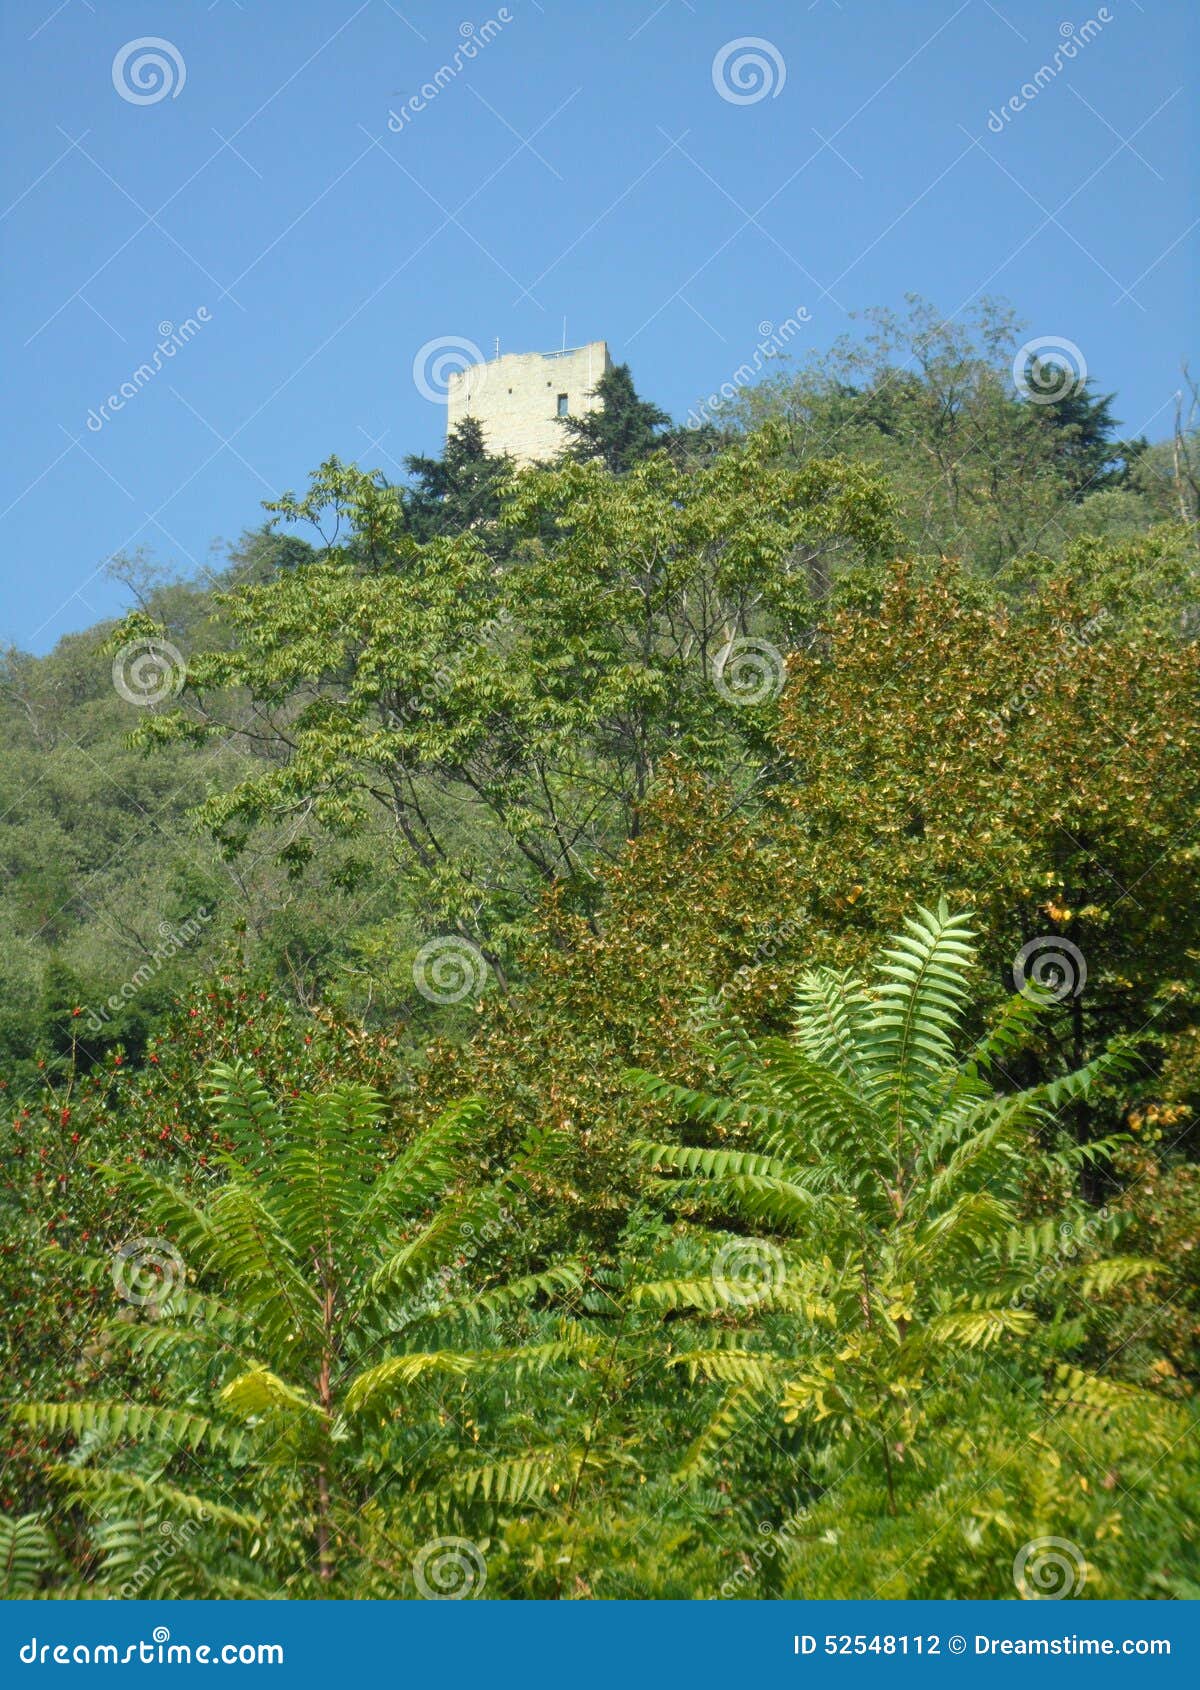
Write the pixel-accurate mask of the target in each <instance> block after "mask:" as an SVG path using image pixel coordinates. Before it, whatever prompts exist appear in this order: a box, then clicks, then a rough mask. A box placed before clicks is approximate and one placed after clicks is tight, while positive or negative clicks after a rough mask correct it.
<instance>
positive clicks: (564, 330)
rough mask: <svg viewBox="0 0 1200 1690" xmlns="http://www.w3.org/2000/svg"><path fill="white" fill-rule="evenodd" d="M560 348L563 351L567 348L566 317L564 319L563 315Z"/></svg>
mask: <svg viewBox="0 0 1200 1690" xmlns="http://www.w3.org/2000/svg"><path fill="white" fill-rule="evenodd" d="M562 349H563V351H564V352H565V351H566V350H567V319H566V318H565V317H564V318H563V343H562Z"/></svg>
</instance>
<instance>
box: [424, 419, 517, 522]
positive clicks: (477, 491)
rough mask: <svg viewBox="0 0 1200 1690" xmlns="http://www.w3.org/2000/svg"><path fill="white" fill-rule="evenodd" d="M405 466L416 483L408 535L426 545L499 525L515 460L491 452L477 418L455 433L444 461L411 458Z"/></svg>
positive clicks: (443, 458)
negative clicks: (505, 487) (485, 525)
mask: <svg viewBox="0 0 1200 1690" xmlns="http://www.w3.org/2000/svg"><path fill="white" fill-rule="evenodd" d="M404 466H405V468H406V469H407V470H408V472H409V473H410V475H412V476H413V478H414V481H413V485H412V486H411V487H409V488H407V489H406V490H405V493H404V510H405V515H406V517H407V519H408V531H409V533H410V534H411V535H412V537H413V539H414V540H419V541H421V542H422V543H423V542H425V541H427V540H434V539H437V538H438V537H439V536H440V535H445V534H461V533H463V532H464V530H465V529H468V528H472V527H474V526H475V525H476V524H481V523H494V522H495V520H496V518H497V517H498V516H499V514H500V502H501V501H500V489H501V487H502V486H503V485H504V483H505V481H507V479H508V477H509V476H510V475H511V474H512V472H513V468H514V465H513V460H512V459H511V458H510V457H508V456H506V455H502V456H494V455H493V454H492V453H490V452H489V451H488V449H487V446H486V444H485V442H484V438H483V428H482V426H481V425H480V423H479V421H478V420H477V419H476V418H475V417H464V418H463V420H462V422H460V423H458V424H457V425H456V426H455V427H454V428H453V429H451V431H450V433H449V435H448V436H447V438H446V449H445V451H444V452H443V453H442V456H441V457H440V458H427V457H421V456H419V455H411V456H409V457H407V458H405V460H404Z"/></svg>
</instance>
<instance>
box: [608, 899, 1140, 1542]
mask: <svg viewBox="0 0 1200 1690" xmlns="http://www.w3.org/2000/svg"><path fill="white" fill-rule="evenodd" d="M970 938H971V934H970V933H969V931H968V928H967V923H966V920H965V919H964V918H963V917H961V916H952V915H950V914H949V912H948V911H947V909H946V906H945V904H944V903H943V904H941V905H940V906H939V908H938V910H937V911H936V912H930V911H927V910H920V911H919V912H918V915H917V916H916V917H914V918H912V919H910V920H909V921H908V922H907V923H906V928H905V931H904V932H903V933H901V934H900V935H898V936H897V937H896V938H895V939H894V940H893V941H892V944H891V947H890V948H889V949H888V950H887V951H886V952H885V953H884V958H883V960H882V962H881V963H880V964H879V967H878V969H877V972H876V977H875V981H874V983H873V984H872V985H870V986H868V985H867V984H866V983H864V982H860V981H858V980H856V979H854V978H853V977H852V976H849V975H845V974H838V973H835V972H833V971H831V970H825V971H822V972H816V973H810V974H806V975H804V976H802V977H801V980H800V983H799V987H798V989H797V995H796V1003H795V1018H794V1022H793V1028H792V1035H791V1038H790V1039H788V1040H781V1039H773V1040H769V1041H765V1042H763V1043H761V1044H759V1045H757V1046H755V1045H752V1044H750V1043H749V1042H748V1041H747V1040H746V1038H745V1036H744V1034H738V1033H734V1034H732V1035H726V1036H724V1037H719V1038H718V1041H717V1043H716V1044H715V1045H714V1059H715V1061H716V1064H717V1070H718V1073H719V1075H720V1078H721V1080H722V1082H723V1086H724V1088H726V1089H724V1090H723V1091H722V1092H720V1093H715V1092H701V1091H695V1090H693V1089H691V1088H687V1087H682V1086H678V1085H675V1084H672V1083H670V1082H668V1081H665V1080H662V1079H657V1078H653V1077H651V1076H648V1075H641V1076H639V1079H640V1083H641V1084H642V1086H643V1087H644V1089H645V1090H646V1091H647V1093H648V1095H649V1096H650V1097H651V1098H652V1099H654V1101H655V1102H657V1103H662V1104H667V1105H670V1106H671V1107H672V1108H673V1109H675V1110H676V1111H677V1112H679V1113H680V1114H682V1115H683V1116H684V1117H685V1118H686V1119H688V1120H691V1121H695V1122H697V1123H703V1124H704V1125H706V1126H708V1127H709V1128H710V1129H711V1130H712V1132H713V1133H714V1134H716V1135H719V1137H720V1139H722V1140H732V1141H733V1143H732V1145H730V1146H728V1147H727V1145H726V1143H719V1144H718V1146H717V1147H715V1148H712V1149H703V1148H694V1147H688V1146H686V1145H678V1146H673V1145H666V1144H649V1145H645V1146H643V1147H642V1148H641V1152H640V1154H641V1159H642V1160H643V1161H645V1162H646V1163H647V1164H648V1165H649V1166H650V1167H652V1168H654V1169H656V1170H660V1171H668V1172H670V1173H671V1174H673V1175H676V1176H679V1177H677V1178H674V1179H667V1180H663V1181H660V1182H659V1184H660V1189H661V1191H662V1194H663V1197H664V1199H665V1200H667V1201H669V1202H671V1203H672V1205H673V1206H674V1207H675V1208H676V1209H677V1210H679V1211H680V1212H682V1213H684V1214H688V1213H693V1212H699V1213H701V1214H705V1213H707V1214H709V1215H715V1216H716V1217H717V1218H719V1217H720V1216H722V1215H723V1214H728V1215H734V1216H736V1217H737V1218H738V1219H739V1220H740V1221H743V1222H748V1223H750V1224H751V1225H752V1226H755V1227H757V1228H759V1229H761V1230H760V1231H759V1232H758V1234H757V1235H756V1236H751V1237H742V1238H741V1239H739V1240H737V1241H736V1242H731V1243H730V1244H728V1245H726V1246H725V1247H724V1249H722V1250H721V1251H718V1252H717V1254H716V1256H715V1258H714V1261H715V1265H714V1267H713V1270H712V1272H711V1274H710V1276H709V1277H708V1278H707V1279H705V1280H701V1281H693V1282H691V1283H684V1284H680V1283H679V1282H678V1281H671V1282H667V1283H665V1284H663V1283H660V1284H657V1285H655V1284H650V1285H643V1286H641V1287H639V1288H638V1291H637V1300H638V1302H639V1303H640V1304H643V1305H644V1304H647V1303H650V1304H653V1305H656V1306H659V1307H664V1308H667V1309H679V1308H693V1309H696V1310H698V1311H701V1312H703V1313H705V1314H709V1315H719V1316H724V1315H726V1314H727V1313H728V1312H729V1310H730V1309H733V1310H737V1309H739V1308H745V1307H750V1306H753V1305H760V1304H761V1305H763V1306H765V1307H767V1308H769V1309H771V1310H772V1311H782V1312H785V1313H787V1314H796V1315H798V1316H800V1319H801V1325H800V1326H799V1328H798V1329H796V1330H794V1331H793V1332H792V1334H791V1343H790V1344H789V1345H788V1347H787V1349H786V1350H784V1351H783V1352H775V1353H772V1352H770V1351H761V1350H759V1349H757V1348H754V1347H752V1348H751V1349H750V1350H748V1351H747V1352H746V1353H745V1354H742V1353H738V1352H730V1351H726V1350H722V1349H721V1348H720V1347H718V1348H717V1350H716V1351H715V1352H712V1353H707V1354H706V1353H700V1354H690V1353H688V1352H686V1351H681V1352H680V1353H678V1354H677V1356H676V1357H675V1362H676V1365H679V1366H684V1367H687V1368H689V1369H690V1370H691V1371H692V1372H693V1373H696V1372H700V1373H707V1374H708V1376H710V1377H712V1378H715V1379H719V1380H721V1381H722V1382H724V1383H726V1384H729V1385H730V1386H731V1387H732V1390H731V1392H730V1394H729V1395H728V1396H727V1397H726V1398H725V1400H724V1402H723V1403H722V1405H721V1408H720V1409H719V1411H718V1413H717V1415H716V1417H715V1419H714V1421H713V1423H712V1425H711V1426H710V1427H709V1428H708V1429H707V1430H706V1432H705V1433H704V1434H703V1436H702V1437H701V1439H700V1440H699V1441H698V1442H697V1444H696V1445H695V1446H693V1448H692V1450H690V1451H689V1453H688V1456H687V1458H686V1459H685V1462H684V1467H683V1471H684V1472H685V1473H686V1474H687V1475H688V1476H689V1477H700V1476H703V1475H704V1474H705V1473H706V1471H707V1468H708V1465H709V1462H710V1458H711V1455H712V1453H713V1452H714V1451H715V1450H717V1449H719V1448H720V1447H722V1446H724V1445H725V1444H726V1443H727V1441H728V1439H729V1437H730V1435H731V1433H732V1431H733V1429H734V1427H735V1425H736V1423H737V1420H738V1419H739V1418H740V1417H741V1416H743V1415H745V1414H747V1413H754V1412H758V1411H759V1410H761V1408H762V1406H763V1405H764V1404H765V1403H768V1402H770V1401H773V1400H774V1401H781V1402H782V1406H783V1410H784V1417H785V1419H786V1420H788V1421H801V1422H805V1423H811V1424H812V1425H814V1426H816V1427H819V1428H821V1429H822V1430H823V1432H824V1433H825V1434H826V1435H829V1434H832V1435H834V1436H835V1437H837V1438H839V1439H841V1440H845V1441H846V1442H847V1443H848V1444H849V1445H850V1446H851V1453H852V1454H853V1453H854V1452H855V1446H856V1445H858V1444H860V1443H862V1442H864V1441H866V1442H874V1443H875V1445H876V1446H877V1448H878V1450H879V1451H880V1454H881V1457H882V1461H883V1466H884V1470H885V1473H886V1478H887V1492H888V1505H889V1508H890V1509H891V1510H892V1511H893V1512H894V1511H895V1508H896V1493H895V1486H894V1478H893V1461H892V1449H893V1446H894V1445H895V1444H896V1443H902V1444H903V1445H904V1446H906V1447H907V1448H909V1449H910V1450H912V1451H914V1453H915V1452H916V1451H917V1446H918V1440H919V1433H920V1427H921V1421H922V1408H921V1404H922V1401H923V1399H924V1398H925V1396H926V1394H927V1391H928V1389H929V1384H930V1376H931V1371H932V1370H934V1369H936V1368H938V1367H941V1366H944V1365H945V1354H946V1352H950V1353H951V1354H953V1353H954V1352H955V1351H958V1350H968V1351H969V1350H976V1349H984V1350H986V1349H989V1348H991V1347H992V1346H998V1345H1003V1344H1005V1343H1006V1342H1008V1341H1009V1340H1029V1339H1030V1338H1031V1336H1032V1334H1033V1332H1034V1329H1035V1327H1036V1324H1037V1317H1036V1314H1035V1312H1034V1311H1033V1310H1032V1309H1031V1308H1030V1307H1028V1306H1027V1305H1028V1303H1029V1302H1030V1301H1032V1298H1031V1296H1030V1295H1029V1283H1030V1279H1031V1276H1034V1275H1037V1274H1038V1272H1039V1269H1041V1267H1042V1264H1043V1261H1044V1258H1045V1256H1046V1255H1047V1254H1048V1253H1049V1252H1050V1251H1052V1250H1053V1248H1054V1246H1055V1242H1056V1237H1057V1235H1056V1233H1055V1230H1054V1228H1053V1227H1049V1228H1048V1227H1046V1226H1043V1225H1036V1224H1033V1225H1031V1224H1029V1223H1025V1222H1023V1221H1022V1218H1021V1212H1020V1210H1021V1200H1022V1195H1023V1191H1024V1188H1025V1185H1026V1182H1027V1180H1028V1177H1029V1166H1028V1164H1029V1160H1030V1155H1031V1151H1032V1149H1033V1146H1034V1144H1035V1143H1036V1138H1035V1130H1036V1133H1037V1134H1038V1135H1039V1136H1040V1137H1041V1138H1042V1139H1043V1140H1049V1141H1051V1142H1052V1141H1053V1137H1054V1125H1055V1117H1056V1112H1058V1111H1060V1110H1062V1109H1063V1108H1064V1107H1065V1106H1066V1105H1067V1104H1069V1103H1070V1102H1072V1101H1073V1100H1074V1099H1076V1098H1080V1097H1085V1096H1086V1095H1087V1094H1088V1092H1089V1091H1090V1090H1091V1089H1092V1087H1093V1086H1094V1085H1095V1084H1096V1083H1097V1081H1098V1080H1099V1078H1100V1077H1101V1076H1102V1074H1104V1073H1105V1071H1106V1070H1111V1068H1112V1066H1113V1062H1114V1060H1115V1059H1114V1058H1112V1057H1107V1058H1105V1057H1100V1058H1097V1059H1096V1060H1095V1061H1094V1062H1092V1063H1091V1064H1089V1065H1088V1067H1086V1068H1084V1069H1081V1070H1079V1071H1078V1072H1077V1073H1074V1074H1072V1075H1069V1076H1067V1077H1065V1078H1063V1079H1061V1080H1057V1081H1053V1082H1051V1083H1049V1084H1046V1085H1042V1086H1037V1087H1032V1088H1026V1089H1025V1090H1023V1091H1020V1092H1016V1093H1012V1094H1010V1095H1005V1096H999V1097H997V1096H996V1095H995V1094H994V1091H993V1070H994V1068H995V1066H996V1064H998V1063H999V1062H1000V1061H1001V1059H1002V1058H1003V1056H1004V1055H1006V1054H1007V1052H1008V1050H1009V1048H1010V1046H1011V1045H1012V1044H1013V1043H1014V1042H1015V1038H1016V1037H1018V1036H1019V1034H1020V1033H1021V1032H1022V1031H1024V1030H1026V1029H1027V1026H1028V1020H1029V1015H1028V1008H1029V1006H1028V1001H1027V1000H1026V999H1023V998H1018V999H1017V1000H1016V1001H1015V1002H1014V1003H1013V1004H1011V1005H1010V1006H1009V1008H1008V1010H1007V1011H1006V1013H1005V1015H1004V1016H1002V1018H1001V1020H1000V1022H999V1024H998V1025H997V1027H996V1029H995V1030H994V1031H993V1033H992V1034H991V1036H990V1037H988V1038H986V1039H984V1040H982V1041H981V1042H980V1043H979V1044H978V1045H977V1046H976V1047H975V1048H974V1049H973V1050H971V1051H970V1052H969V1053H968V1055H967V1056H966V1057H965V1058H959V1057H957V1056H956V1053H955V1043H956V1038H957V1035H958V1034H959V1030H960V1027H961V1023H962V1021H963V1018H964V1012H965V1008H966V1003H967V970H968V968H969V966H970V963H971V961H972V956H973V952H972V949H971V946H970ZM739 1143H748V1144H749V1145H750V1146H751V1147H752V1150H751V1152H749V1153H748V1152H746V1151H744V1150H742V1149H740V1148H737V1145H738V1144H739ZM1099 1153H1100V1150H1099V1147H1097V1146H1092V1147H1091V1148H1090V1150H1089V1152H1088V1155H1089V1156H1090V1157H1093V1158H1094V1157H1095V1156H1096V1155H1097V1154H1099ZM1040 1154H1041V1155H1042V1156H1043V1157H1045V1158H1047V1159H1049V1160H1054V1159H1057V1160H1058V1161H1060V1162H1062V1163H1063V1164H1064V1165H1065V1166H1066V1167H1068V1168H1069V1169H1073V1168H1075V1167H1077V1166H1078V1165H1079V1163H1080V1160H1081V1157H1080V1153H1079V1152H1078V1151H1067V1150H1064V1149H1057V1150H1055V1149H1044V1150H1042V1151H1041V1152H1040ZM723 1263H728V1264H732V1265H722V1264H723ZM1150 1266H1151V1271H1152V1264H1151V1265H1150ZM1101 1269H1102V1270H1103V1271H1101ZM1101 1269H1097V1270H1095V1271H1094V1272H1093V1275H1092V1277H1091V1278H1090V1279H1089V1280H1084V1281H1083V1282H1082V1283H1081V1285H1080V1287H1079V1291H1080V1294H1082V1295H1085V1296H1093V1295H1098V1294H1103V1293H1104V1292H1105V1291H1106V1290H1107V1289H1110V1288H1111V1286H1112V1285H1113V1284H1115V1283H1117V1282H1118V1280H1119V1279H1120V1278H1122V1277H1133V1276H1134V1275H1137V1276H1140V1277H1143V1278H1144V1277H1145V1274H1146V1271H1147V1264H1146V1263H1145V1262H1133V1263H1122V1262H1121V1261H1120V1259H1110V1260H1108V1261H1107V1262H1105V1263H1103V1264H1101ZM1053 1277H1057V1276H1053ZM1042 1283H1043V1284H1044V1281H1043V1282H1042ZM797 1353H798V1354H799V1356H800V1357H801V1358H802V1359H803V1362H804V1365H803V1366H801V1367H797V1365H796V1362H795V1360H793V1359H791V1358H792V1357H794V1356H796V1355H797ZM918 1459H919V1456H918Z"/></svg>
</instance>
